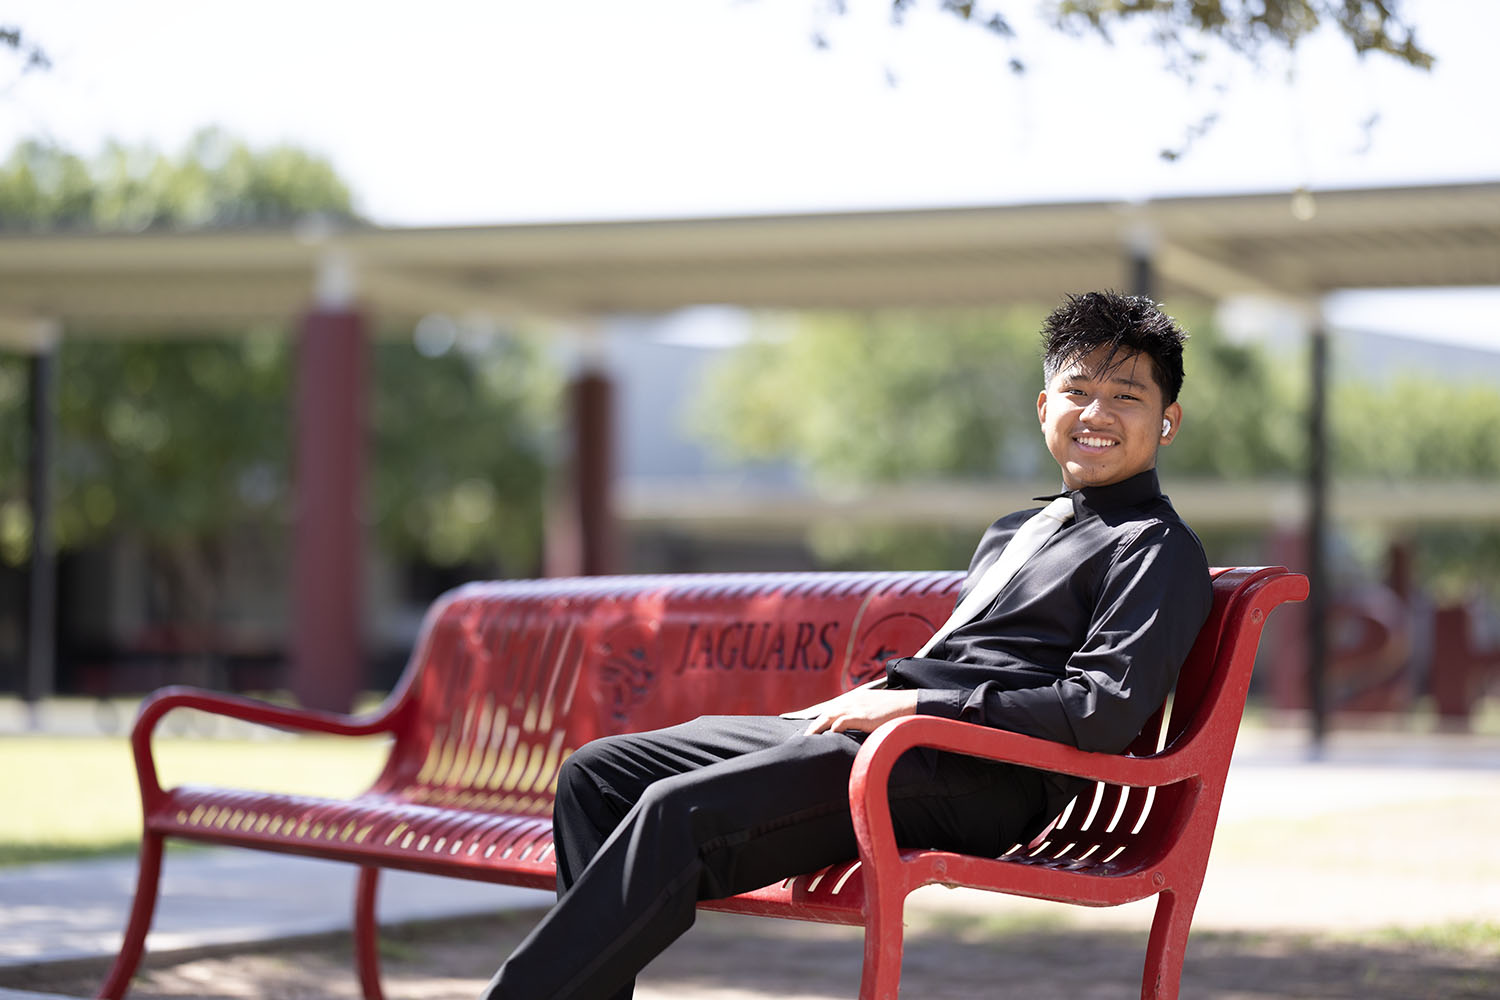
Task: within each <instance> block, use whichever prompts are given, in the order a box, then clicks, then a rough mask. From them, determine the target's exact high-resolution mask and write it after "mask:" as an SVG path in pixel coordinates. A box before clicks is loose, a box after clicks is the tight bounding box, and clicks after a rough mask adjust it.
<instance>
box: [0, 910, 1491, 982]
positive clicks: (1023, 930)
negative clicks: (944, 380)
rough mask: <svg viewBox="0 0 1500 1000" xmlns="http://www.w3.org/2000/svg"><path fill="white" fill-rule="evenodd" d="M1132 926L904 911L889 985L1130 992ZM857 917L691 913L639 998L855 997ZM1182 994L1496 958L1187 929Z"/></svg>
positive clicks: (82, 971) (316, 945) (479, 948)
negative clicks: (897, 965) (902, 952)
mask: <svg viewBox="0 0 1500 1000" xmlns="http://www.w3.org/2000/svg"><path fill="white" fill-rule="evenodd" d="M537 915H538V914H537V913H536V912H527V913H518V914H509V915H501V916H494V917H485V918H482V919H469V920H465V921H445V922H438V923H425V924H417V925H411V926H406V927H399V928H394V929H391V930H390V931H389V932H388V934H387V936H386V939H385V941H384V944H383V951H384V956H385V957H384V960H385V970H384V971H385V987H386V995H387V997H388V998H389V1000H472V998H473V997H475V996H476V995H477V994H478V992H479V990H480V989H481V988H482V987H483V985H484V983H485V981H486V980H487V979H488V978H489V975H490V973H491V972H492V971H493V970H494V967H495V965H496V964H497V962H498V961H499V960H500V958H501V957H502V956H504V955H505V954H507V953H508V952H509V950H510V949H511V948H512V947H513V946H514V945H515V944H516V943H517V942H518V941H519V940H520V939H521V937H522V936H523V935H524V934H525V933H526V931H527V929H528V928H529V927H530V926H531V924H532V922H533V921H534V920H535V919H536V917H537ZM1144 951H1145V938H1144V934H1143V933H1140V932H1137V931H1133V930H1123V929H1121V930H1113V929H1103V928H1099V927H1076V926H1070V925H1069V923H1067V922H1066V921H1062V920H1059V921H1058V922H1056V923H1055V924H1053V925H1050V926H1040V927H1039V926H1035V925H1034V922H1033V925H1032V926H1028V927H1022V926H1012V927H1002V926H997V925H996V923H995V921H993V920H985V919H984V918H983V917H981V916H976V915H974V914H964V913H962V912H958V913H953V912H948V913H942V912H927V911H919V912H916V913H913V914H909V919H908V930H907V949H906V958H905V963H904V966H903V977H902V993H903V995H904V996H909V997H913V998H932V1000H959V998H962V1000H968V998H971V997H975V996H1014V997H1026V998H1028V1000H1126V998H1133V997H1137V996H1139V990H1140V984H1139V978H1140V970H1141V962H1142V959H1143V956H1144ZM860 961H861V934H860V931H859V930H858V929H856V928H845V927H827V926H823V925H817V924H804V923H796V922H791V921H780V920H762V919H751V918H745V917H739V916H731V915H726V914H717V913H706V912H705V913H701V914H700V915H699V921H698V924H697V926H696V927H694V928H693V930H692V931H690V932H689V933H688V935H687V936H686V937H684V938H683V939H682V940H680V941H678V942H677V943H676V944H675V945H674V946H673V947H672V948H670V949H668V951H667V952H666V953H665V954H663V955H662V956H661V957H660V958H659V959H658V960H657V961H656V962H655V963H654V964H653V965H652V966H651V968H650V969H649V970H648V972H647V974H646V975H644V976H643V977H642V978H641V981H640V984H639V987H638V989H637V992H636V995H637V997H639V998H640V1000H667V998H688V997H691V998H702V1000H752V998H762V997H777V998H783V1000H823V998H849V997H853V996H855V995H857V993H858V989H859V969H860ZM104 968H105V963H104V962H102V961H100V962H75V963H68V964H54V965H48V966H35V967H31V968H24V967H23V968H11V969H3V970H0V986H3V987H9V988H12V989H19V990H29V991H36V992H42V993H55V994H62V995H64V996H74V997H87V996H92V995H93V992H94V990H95V989H97V988H98V985H99V982H100V979H101V977H102V975H103V972H104ZM359 995H360V994H359V988H358V985H357V982H356V979H355V975H354V971H353V966H352V960H351V950H350V941H349V938H348V936H347V935H326V936H319V937H315V938H304V939H300V940H293V941H284V942H280V943H277V944H275V945H271V946H265V947H262V948H259V949H254V950H251V949H245V948H237V949H232V950H231V949H215V950H213V951H207V952H199V953H196V954H193V955H185V956H177V957H173V956H161V957H159V958H155V959H152V960H149V961H148V964H147V967H146V968H145V969H144V971H143V972H142V973H141V974H140V976H139V977H138V979H137V982H136V984H135V986H134V987H133V989H132V991H131V997H133V998H135V1000H154V998H163V1000H167V998H171V1000H180V998H189V997H191V998H225V1000H241V998H255V1000H324V998H328V1000H357V998H358V997H359ZM1182 995H1183V996H1184V997H1192V998H1210V1000H1269V998H1273V997H1274V998H1296V1000H1345V998H1347V1000H1423V998H1433V1000H1437V998H1442V1000H1481V998H1486V1000H1494V998H1496V997H1500V960H1497V957H1496V956H1495V955H1494V954H1493V953H1492V952H1491V953H1485V952H1484V951H1481V950H1468V949H1464V948H1461V947H1459V948H1444V949H1436V948H1433V947H1431V946H1430V945H1424V944H1419V943H1414V942H1411V941H1402V940H1398V939H1383V938H1380V937H1378V936H1377V937H1367V938H1365V939H1343V940H1340V939H1332V938H1327V937H1319V936H1315V935H1309V934H1293V933H1285V932H1255V933H1245V932H1225V931H1212V930H1208V931H1195V932H1194V934H1193V937H1192V940H1191V943H1190V945H1189V949H1188V957H1187V962H1186V966H1185V970H1184V973H1183V982H1182Z"/></svg>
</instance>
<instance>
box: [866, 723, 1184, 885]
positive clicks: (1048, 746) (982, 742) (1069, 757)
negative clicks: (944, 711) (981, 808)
mask: <svg viewBox="0 0 1500 1000" xmlns="http://www.w3.org/2000/svg"><path fill="white" fill-rule="evenodd" d="M919 746H920V747H931V748H933V749H937V750H948V751H952V752H954V753H962V754H968V755H969V756H972V757H983V758H986V759H988V760H996V761H1005V762H1007V763H1012V764H1021V765H1024V766H1027V767H1035V768H1037V769H1039V770H1042V771H1053V772H1056V773H1058V774H1069V775H1074V776H1076V777H1080V778H1088V779H1091V780H1094V781H1106V782H1110V783H1112V784H1117V785H1134V786H1137V787H1145V786H1151V785H1167V784H1173V783H1175V782H1179V781H1187V780H1190V779H1192V778H1194V777H1196V776H1197V774H1198V773H1199V768H1198V767H1197V763H1198V761H1197V758H1198V756H1199V755H1198V754H1197V753H1195V752H1193V748H1192V745H1191V744H1189V745H1188V746H1184V747H1181V748H1178V749H1174V750H1168V751H1166V752H1163V753H1160V754H1154V755H1152V756H1150V757H1126V756H1124V755H1121V754H1109V753H1092V752H1089V751H1085V750H1079V749H1078V748H1077V747H1071V746H1068V745H1066V744H1063V743H1054V742H1052V741H1051V740H1042V739H1037V738H1036V737H1034V736H1023V735H1021V734H1020V733H1012V732H1007V731H1005V730H1002V729H992V728H990V727H988V726H980V725H975V724H974V723H971V722H958V721H955V720H953V719H944V718H940V717H938V716H934V715H910V716H905V717H903V718H900V719H894V720H892V721H890V722H887V723H885V724H884V725H882V726H880V728H878V729H876V730H875V732H873V733H871V734H870V738H869V739H867V740H866V741H865V744H864V746H862V747H860V750H859V753H858V755H856V756H855V758H854V769H853V771H851V773H850V775H849V806H850V809H851V811H852V812H853V818H854V835H855V838H856V840H857V841H858V843H859V857H860V860H861V861H862V862H864V867H865V884H866V886H867V891H869V892H878V891H880V890H879V889H878V887H876V885H875V883H876V882H877V881H878V879H877V878H876V874H875V873H876V872H878V871H881V870H884V869H893V868H894V866H895V865H897V864H898V863H899V852H898V849H897V847H896V834H895V829H894V827H893V825H892V823H891V804H890V797H889V794H888V790H887V786H888V784H889V780H890V776H891V768H892V766H893V765H894V764H895V763H896V759H897V758H898V757H900V756H901V755H902V754H903V753H905V752H906V751H907V750H910V749H912V748H913V747H919Z"/></svg>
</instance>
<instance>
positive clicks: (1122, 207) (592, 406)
mask: <svg viewBox="0 0 1500 1000" xmlns="http://www.w3.org/2000/svg"><path fill="white" fill-rule="evenodd" d="M1457 285H1500V181H1497V182H1488V183H1476V184H1461V185H1446V186H1429V187H1407V188H1385V189H1360V190H1342V191H1318V192H1312V193H1307V192H1299V193H1295V194H1293V193H1276V194H1253V195H1213V196H1201V197H1181V198H1161V199H1151V200H1146V201H1139V202H1084V203H1072V204H1039V205H1010V206H991V207H974V208H945V209H922V210H912V211H880V212H849V213H838V214H811V215H783V216H753V217H743V218H713V219H658V220H638V221H620V222H590V223H559V224H545V225H510V226H479V227H459V228H444V229H385V228H378V227H349V228H336V227H330V226H328V225H326V224H320V223H318V222H317V221H309V222H307V223H305V224H302V225H299V226H296V227H288V228H284V229H275V230H216V231H201V232H144V233H136V234H94V233H47V234H8V235H0V346H9V347H11V348H14V349H21V350H28V351H32V352H35V353H36V355H37V358H38V360H37V362H36V364H35V366H34V379H33V384H34V386H35V392H34V398H35V400H36V404H35V407H34V409H35V411H36V412H37V413H38V414H43V415H44V414H45V411H46V391H47V389H46V387H47V384H48V376H47V374H46V367H47V358H48V357H49V355H50V348H49V345H50V344H51V343H52V342H54V341H55V338H56V337H57V336H59V335H66V334H67V333H68V332H69V331H79V330H87V331H88V332H89V333H90V334H91V335H100V336H107V335H113V334H118V335H131V334H153V335H161V334H165V333H171V332H173V331H176V332H180V333H183V334H211V333H215V332H223V333H232V332H236V331H239V330H242V329H244V327H245V325H246V324H247V323H253V322H261V321H272V322H276V323H282V324H285V323H288V322H291V323H293V324H295V325H300V327H301V330H302V349H301V351H300V352H299V365H300V367H301V376H302V378H301V381H302V384H303V388H302V390H301V391H300V393H299V400H298V411H299V412H298V428H299V429H298V442H297V444H298V459H297V466H296V470H297V477H298V484H297V489H298V502H297V511H298V514H297V516H298V526H297V531H296V553H295V556H294V560H295V569H294V574H295V577H296V580H295V586H294V590H293V592H294V595H295V597H294V626H293V627H294V632H295V634H294V637H293V644H292V645H293V662H294V667H293V670H294V677H302V678H303V679H304V680H306V681H307V683H303V684H298V685H295V686H296V687H297V688H298V691H299V694H300V695H301V696H302V697H303V699H304V701H308V702H310V703H313V704H319V705H322V706H324V707H341V706H343V705H345V704H347V700H348V698H349V697H350V696H352V693H353V690H354V684H355V682H356V680H357V677H358V672H357V670H358V667H357V650H358V636H359V620H358V606H359V593H360V579H359V561H358V551H359V537H358V532H359V525H358V519H357V518H355V517H354V516H352V515H353V512H354V511H355V510H356V509H357V500H358V496H359V492H360V480H361V474H362V473H361V470H362V465H361V460H360V451H361V449H360V447H359V444H360V441H361V437H360V428H361V426H362V414H361V412H360V408H361V406H362V403H361V400H362V398H363V383H362V376H361V375H359V374H358V373H359V372H360V371H362V366H361V364H360V363H359V361H360V358H361V355H362V350H363V344H364V338H365V336H366V330H367V328H368V327H367V319H368V318H370V317H374V318H376V319H378V320H379V321H380V322H382V323H385V322H403V321H414V320H416V319H419V318H421V317H422V316H425V315H428V314H432V313H446V314H449V315H458V316H463V315H467V314H479V315H484V316H487V317H490V318H492V319H496V320H502V321H503V320H506V319H511V320H515V319H525V318H531V319H544V320H549V321H554V322H556V323H558V324H559V325H560V326H566V325H568V324H571V323H582V322H586V321H588V320H589V318H591V317H596V316H603V315H610V314H620V313H654V312H662V311H667V310H671V309H676V308H679V307H683V306H689V305H699V304H707V303H723V304H734V305H740V306H747V307H772V308H879V307H953V306H981V305H1002V304H1006V303H1018V302H1024V303H1041V304H1046V303H1051V302H1055V301H1056V300H1057V299H1058V298H1060V297H1061V296H1062V295H1063V294H1065V293H1067V292H1070V291H1077V290H1081V289H1088V288H1099V287H1115V288H1122V289H1128V290H1135V291H1142V292H1146V293H1149V294H1151V295H1152V296H1153V297H1155V298H1158V299H1163V300H1167V301H1172V302H1176V301H1181V300H1183V299H1186V298H1192V299H1198V300H1204V301H1210V302H1212V301H1217V300H1221V299H1224V298H1226V297H1231V296H1240V295H1255V296H1265V297H1269V298H1272V299H1276V300H1280V301H1282V302H1285V303H1288V304H1290V305H1291V306H1293V307H1294V308H1296V309H1299V310H1302V311H1303V313H1304V314H1305V315H1306V316H1307V317H1308V323H1309V331H1310V333H1311V335H1312V337H1313V341H1314V348H1315V350H1314V356H1315V357H1317V356H1319V351H1318V348H1319V346H1320V345H1321V343H1322V334H1321V331H1320V329H1319V327H1318V324H1317V319H1316V314H1317V302H1318V300H1319V298H1320V297H1321V296H1322V295H1324V294H1325V293H1328V292H1331V291H1335V290H1342V289H1359V288H1390V287H1412V288H1416V287H1438V286H1457ZM580 385H581V387H582V388H583V389H585V390H587V391H585V392H583V393H582V394H581V396H580V399H579V403H578V406H577V415H578V416H579V417H581V418H582V419H583V420H584V426H582V427H581V428H580V429H579V431H578V444H579V453H580V455H591V456H592V457H590V458H587V459H586V460H584V461H581V462H579V463H576V464H578V465H579V466H580V467H579V468H578V469H577V475H576V477H575V481H576V490H575V493H576V500H575V503H574V505H573V507H572V510H573V512H574V515H575V520H576V521H577V522H578V529H577V531H576V535H577V537H579V538H581V540H582V544H581V545H580V546H578V547H577V552H578V553H579V556H578V559H577V560H576V565H575V566H574V569H576V570H581V571H586V572H592V571H601V570H608V569H609V563H608V551H609V547H610V546H609V538H610V528H609V525H610V523H611V520H612V518H611V513H610V509H609V504H608V496H609V489H608V485H609V480H610V476H609V457H608V454H607V452H606V451H601V450H599V449H590V448H589V447H588V446H589V445H590V444H597V443H598V442H599V441H600V440H603V439H606V438H607V435H606V434H603V433H601V432H602V431H603V430H604V429H606V428H607V415H606V411H607V406H605V405H604V404H607V399H608V395H607V383H606V384H599V383H598V382H597V381H596V382H587V381H585V382H581V383H580ZM309 386H316V387H317V391H313V390H311V389H309V388H308V387H309ZM1314 411H1315V412H1314V414H1313V425H1314V430H1315V429H1316V426H1317V424H1318V421H1319V419H1320V417H1319V414H1318V407H1317V406H1316V405H1315V406H1314ZM45 423H46V422H45V420H39V421H38V423H37V427H36V428H35V429H34V431H35V433H34V441H35V442H37V447H35V448H34V449H33V451H34V454H36V455H39V456H40V458H41V459H45V453H46V448H45V442H46V438H47V435H46V433H45ZM1314 438H1315V440H1317V435H1316V433H1315V435H1314ZM1317 453H1318V449H1317V448H1316V447H1315V448H1314V454H1315V455H1316V454H1317ZM1314 466H1315V467H1314V469H1312V470H1311V471H1310V474H1309V497H1310V503H1309V510H1310V511H1311V514H1310V524H1309V544H1310V561H1311V563H1312V565H1311V566H1310V567H1309V568H1310V570H1311V571H1312V572H1313V575H1314V601H1313V605H1314V606H1313V608H1312V609H1310V610H1312V611H1313V613H1312V614H1311V615H1310V616H1309V617H1310V618H1312V619H1313V620H1314V621H1315V622H1317V621H1320V620H1321V616H1320V615H1319V614H1318V613H1317V604H1318V595H1319V594H1320V592H1321V588H1320V586H1319V585H1320V584H1321V579H1320V574H1319V573H1318V566H1317V560H1318V553H1319V551H1320V545H1319V539H1320V537H1321V522H1322V518H1323V510H1324V508H1323V495H1324V493H1325V492H1326V479H1325V478H1324V474H1323V472H1322V470H1321V467H1320V466H1319V464H1318V463H1317V462H1316V461H1315V463H1314ZM32 478H33V503H34V509H35V510H36V511H37V513H38V519H37V521H36V524H37V529H38V530H37V537H38V538H39V539H40V540H41V542H42V544H40V545H39V546H37V549H36V551H37V558H36V559H34V579H33V588H32V594H33V597H32V610H31V613H30V618H31V621H32V622H33V623H34V624H33V627H32V629H31V635H32V641H31V649H32V653H31V654H30V655H31V659H32V677H33V680H35V679H36V678H37V676H38V673H39V671H40V669H41V668H39V667H38V666H37V663H38V658H39V657H40V658H41V659H45V660H48V661H49V662H50V649H48V648H45V643H44V642H42V641H41V639H40V633H41V632H42V631H45V630H44V629H40V628H39V627H38V625H37V624H35V623H39V622H46V621H49V620H50V615H51V606H50V603H49V602H50V600H51V598H50V587H51V584H50V574H51V568H50V565H51V564H50V553H49V552H48V550H47V544H46V539H47V536H48V531H47V528H46V523H47V521H46V517H47V514H46V512H47V507H48V503H47V499H46V495H45V480H46V477H45V476H42V475H33V477H32ZM1315 627H1317V626H1316V625H1315ZM1313 660H1314V662H1315V663H1316V662H1317V656H1316V653H1315V654H1314V656H1313ZM315 670H316V672H317V675H318V678H317V681H316V683H314V682H313V681H311V680H308V678H310V677H311V675H312V674H313V672H314V671H315Z"/></svg>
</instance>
